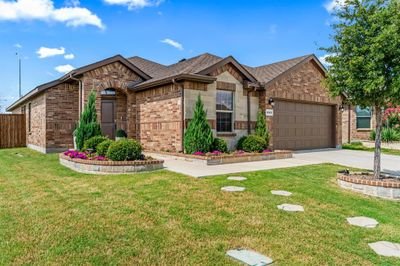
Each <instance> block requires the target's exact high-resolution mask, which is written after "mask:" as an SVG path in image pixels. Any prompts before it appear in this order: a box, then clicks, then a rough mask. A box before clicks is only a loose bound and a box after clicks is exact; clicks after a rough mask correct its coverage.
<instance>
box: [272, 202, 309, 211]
mask: <svg viewBox="0 0 400 266" xmlns="http://www.w3.org/2000/svg"><path fill="white" fill-rule="evenodd" d="M278 209H280V210H283V211H287V212H303V211H304V208H303V206H301V205H294V204H287V203H285V204H281V205H278Z"/></svg>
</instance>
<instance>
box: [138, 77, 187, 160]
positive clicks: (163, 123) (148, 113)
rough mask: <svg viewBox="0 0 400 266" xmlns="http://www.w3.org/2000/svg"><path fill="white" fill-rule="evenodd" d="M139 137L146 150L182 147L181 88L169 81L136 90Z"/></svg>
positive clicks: (166, 149)
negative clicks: (163, 84)
mask: <svg viewBox="0 0 400 266" xmlns="http://www.w3.org/2000/svg"><path fill="white" fill-rule="evenodd" d="M136 110H137V123H136V129H137V131H138V132H139V134H138V135H139V140H140V142H141V143H142V144H143V147H144V149H146V150H155V151H157V150H161V151H162V150H164V151H175V152H176V151H182V149H183V147H182V139H183V136H182V127H183V125H182V92H181V89H180V86H178V85H176V84H170V85H165V86H160V87H156V88H152V89H149V90H145V91H140V92H137V93H136Z"/></svg>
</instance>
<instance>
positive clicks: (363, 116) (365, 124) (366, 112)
mask: <svg viewBox="0 0 400 266" xmlns="http://www.w3.org/2000/svg"><path fill="white" fill-rule="evenodd" d="M371 114H372V111H371V108H370V107H367V108H361V107H360V106H357V107H356V119H357V122H356V124H357V125H356V126H357V129H371Z"/></svg>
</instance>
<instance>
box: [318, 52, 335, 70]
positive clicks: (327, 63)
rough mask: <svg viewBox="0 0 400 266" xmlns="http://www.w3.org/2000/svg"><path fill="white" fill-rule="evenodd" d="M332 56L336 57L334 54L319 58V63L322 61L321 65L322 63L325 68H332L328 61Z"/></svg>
mask: <svg viewBox="0 0 400 266" xmlns="http://www.w3.org/2000/svg"><path fill="white" fill-rule="evenodd" d="M331 56H335V55H334V54H326V55H323V56H320V57H318V59H319V61H321V63H322V64H323V65H324V66H326V67H330V66H331V65H332V64H331V63H329V62H328V61H327V60H326V59H327V58H328V57H331Z"/></svg>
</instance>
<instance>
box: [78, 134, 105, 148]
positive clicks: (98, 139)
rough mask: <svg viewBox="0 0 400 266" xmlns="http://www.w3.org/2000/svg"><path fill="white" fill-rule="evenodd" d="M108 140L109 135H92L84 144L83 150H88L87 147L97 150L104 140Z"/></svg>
mask: <svg viewBox="0 0 400 266" xmlns="http://www.w3.org/2000/svg"><path fill="white" fill-rule="evenodd" d="M106 140H108V138H107V137H103V136H94V137H91V138H90V139H88V140H86V141H85V143H84V145H83V150H85V151H86V150H87V149H92V150H93V152H96V150H97V146H98V145H99V144H100V143H102V142H103V141H106Z"/></svg>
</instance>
